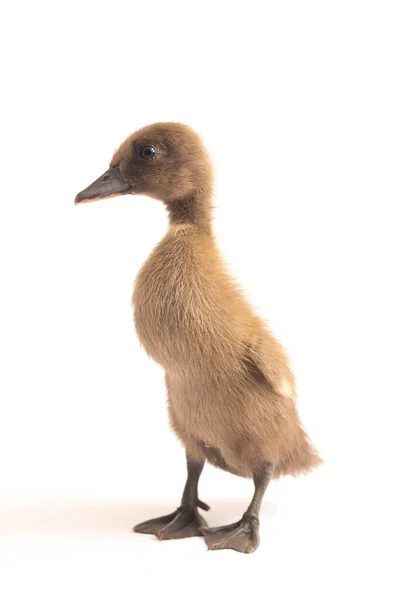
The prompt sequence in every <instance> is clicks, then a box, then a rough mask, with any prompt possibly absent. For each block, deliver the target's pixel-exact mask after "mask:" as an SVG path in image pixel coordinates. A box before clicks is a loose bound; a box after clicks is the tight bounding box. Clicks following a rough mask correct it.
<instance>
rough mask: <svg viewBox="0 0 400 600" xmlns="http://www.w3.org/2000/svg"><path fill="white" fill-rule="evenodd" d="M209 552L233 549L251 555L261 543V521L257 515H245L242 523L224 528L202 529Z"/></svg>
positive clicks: (238, 522)
mask: <svg viewBox="0 0 400 600" xmlns="http://www.w3.org/2000/svg"><path fill="white" fill-rule="evenodd" d="M201 531H202V533H203V535H204V538H205V541H206V544H207V546H208V549H209V550H225V549H231V550H236V551H237V552H244V553H245V554H250V552H254V550H256V549H257V547H258V545H259V543H260V537H259V520H258V518H257V517H256V516H255V515H246V513H245V514H244V515H243V517H242V519H241V520H240V521H237V522H236V523H232V524H231V525H225V526H223V527H210V528H208V527H203V528H202V529H201Z"/></svg>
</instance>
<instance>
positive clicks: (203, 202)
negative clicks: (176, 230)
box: [167, 192, 211, 233]
mask: <svg viewBox="0 0 400 600" xmlns="http://www.w3.org/2000/svg"><path fill="white" fill-rule="evenodd" d="M167 210H168V214H169V222H170V225H171V226H174V225H186V224H187V225H194V226H195V227H196V228H198V229H200V230H201V231H203V232H204V233H211V200H210V197H209V195H208V194H204V193H201V192H194V193H193V194H192V195H190V196H186V197H184V198H179V199H177V200H173V201H171V202H168V203H167Z"/></svg>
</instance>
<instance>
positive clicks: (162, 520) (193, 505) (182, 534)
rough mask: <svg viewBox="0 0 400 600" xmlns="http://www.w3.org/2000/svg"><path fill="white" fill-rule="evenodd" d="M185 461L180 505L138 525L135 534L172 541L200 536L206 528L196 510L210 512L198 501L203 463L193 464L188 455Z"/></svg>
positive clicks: (208, 508)
mask: <svg viewBox="0 0 400 600" xmlns="http://www.w3.org/2000/svg"><path fill="white" fill-rule="evenodd" d="M186 461H187V480H186V485H185V489H184V490H183V496H182V500H181V505H180V507H179V508H177V510H176V511H175V512H173V513H171V514H169V515H165V516H164V517H159V518H158V519H150V520H149V521H144V523H139V525H136V526H135V527H134V528H133V531H136V532H137V533H152V534H153V535H155V536H157V537H158V539H159V540H173V539H179V538H186V537H194V536H201V535H203V533H202V532H201V528H202V527H207V523H206V521H205V520H204V519H203V517H202V516H201V515H200V514H199V511H198V510H197V508H198V507H199V508H202V509H203V510H210V507H209V506H208V505H207V504H205V503H204V502H202V501H201V500H199V498H198V495H197V487H198V482H199V478H200V475H201V472H202V470H203V467H204V461H202V462H194V461H192V460H191V459H190V458H189V457H188V455H186Z"/></svg>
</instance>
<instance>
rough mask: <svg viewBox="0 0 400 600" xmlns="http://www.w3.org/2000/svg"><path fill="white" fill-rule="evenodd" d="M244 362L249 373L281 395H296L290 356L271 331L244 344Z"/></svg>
mask: <svg viewBox="0 0 400 600" xmlns="http://www.w3.org/2000/svg"><path fill="white" fill-rule="evenodd" d="M244 346H245V348H244V358H243V364H244V367H245V369H246V372H247V374H248V375H249V376H250V377H251V378H252V379H254V380H256V381H258V382H259V383H264V384H265V385H266V386H268V387H269V388H270V390H271V391H273V392H275V393H276V394H278V395H280V396H285V397H295V391H296V390H295V381H294V376H293V373H292V371H291V368H290V365H289V360H288V357H287V356H286V353H285V351H284V349H283V348H282V346H281V345H280V344H279V342H278V341H277V340H275V338H274V337H273V336H272V335H271V334H270V333H269V332H266V334H265V336H263V337H262V338H261V339H259V340H257V341H255V342H254V341H253V342H252V343H249V342H246V343H245V344H244Z"/></svg>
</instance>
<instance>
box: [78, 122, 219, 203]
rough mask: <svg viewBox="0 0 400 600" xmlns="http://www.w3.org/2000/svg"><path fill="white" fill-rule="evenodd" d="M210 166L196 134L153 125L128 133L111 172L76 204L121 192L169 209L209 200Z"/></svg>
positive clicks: (178, 127)
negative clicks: (141, 195) (148, 199)
mask: <svg viewBox="0 0 400 600" xmlns="http://www.w3.org/2000/svg"><path fill="white" fill-rule="evenodd" d="M211 188H212V167H211V163H210V159H209V157H208V153H207V150H206V149H205V147H204V145H203V143H202V141H201V139H200V137H199V136H198V134H197V133H196V132H195V131H193V129H191V128H190V127H188V126H187V125H183V124H181V123H155V124H153V125H149V126H147V127H144V128H143V129H140V130H139V131H136V132H135V133H133V134H132V135H130V136H129V137H128V138H127V139H126V140H125V141H124V142H123V143H122V144H121V146H120V147H119V148H118V150H117V151H116V152H115V153H114V156H113V157H112V160H111V162H110V168H109V169H108V170H107V171H106V172H105V173H103V175H101V176H100V177H99V178H98V179H96V181H94V182H93V183H92V184H91V185H89V187H87V188H86V189H84V190H83V191H81V192H79V194H78V195H77V196H76V198H75V204H83V203H84V202H93V201H95V200H101V199H103V198H111V197H113V196H121V195H124V194H143V195H147V196H150V197H152V198H157V199H159V200H162V201H163V202H164V203H165V204H166V205H167V206H168V207H169V208H171V207H172V206H173V205H174V204H181V203H182V202H184V203H185V204H187V203H188V202H189V203H190V199H191V198H192V199H193V202H194V203H198V202H199V198H204V199H206V198H209V196H210V195H211Z"/></svg>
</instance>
